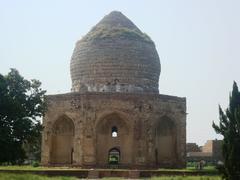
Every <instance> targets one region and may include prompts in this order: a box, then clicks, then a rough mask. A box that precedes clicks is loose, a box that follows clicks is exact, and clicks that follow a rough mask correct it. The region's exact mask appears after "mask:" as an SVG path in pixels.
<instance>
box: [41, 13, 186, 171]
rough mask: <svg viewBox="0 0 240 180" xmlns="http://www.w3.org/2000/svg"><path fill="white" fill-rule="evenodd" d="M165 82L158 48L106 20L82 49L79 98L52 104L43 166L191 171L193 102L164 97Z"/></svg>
mask: <svg viewBox="0 0 240 180" xmlns="http://www.w3.org/2000/svg"><path fill="white" fill-rule="evenodd" d="M99 28H100V29H104V32H101V33H100V34H101V36H100V35H99V34H98V33H99ZM106 29H107V30H106ZM112 29H114V33H113V34H112ZM116 29H117V30H116ZM119 29H120V30H119ZM104 33H105V34H104ZM96 34H97V35H96ZM103 34H104V35H103ZM159 75H160V61H159V57H158V55H157V52H156V49H155V46H154V43H153V42H152V41H151V40H150V39H149V38H146V37H145V36H143V33H142V32H141V31H140V30H139V29H138V28H137V27H136V26H135V25H134V24H133V23H132V22H131V21H130V20H129V19H127V18H126V17H125V16H124V15H122V14H121V13H120V12H112V13H110V14H109V15H108V16H106V17H105V18H104V19H103V20H102V21H100V23H99V24H97V25H96V26H95V27H94V28H93V30H92V31H90V32H89V33H88V34H87V35H86V36H85V37H83V39H82V40H81V41H80V42H78V43H77V45H76V48H75V50H74V53H73V56H72V59H71V76H72V91H73V92H71V93H67V94H59V95H49V96H47V97H46V103H47V107H48V110H47V112H46V114H45V116H44V119H43V126H44V131H43V137H42V160H41V161H42V164H43V165H64V166H66V165H75V166H81V167H104V168H108V167H112V166H115V167H116V166H117V167H122V168H124V167H126V168H136V167H139V168H157V167H170V168H173V167H174V168H182V167H185V164H186V163H185V156H186V99H185V98H179V97H175V96H168V95H161V94H159V93H158V80H159Z"/></svg>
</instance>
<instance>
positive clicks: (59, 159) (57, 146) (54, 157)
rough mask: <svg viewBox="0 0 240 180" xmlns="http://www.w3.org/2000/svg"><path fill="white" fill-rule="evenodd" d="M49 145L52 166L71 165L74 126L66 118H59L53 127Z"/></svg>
mask: <svg viewBox="0 0 240 180" xmlns="http://www.w3.org/2000/svg"><path fill="white" fill-rule="evenodd" d="M52 132H53V133H52V144H51V153H50V154H51V158H50V159H51V163H52V164H71V163H72V161H73V138H74V124H73V122H72V120H71V119H70V118H68V117H67V116H62V117H60V118H59V119H58V120H57V121H56V122H55V123H54V125H53V129H52Z"/></svg>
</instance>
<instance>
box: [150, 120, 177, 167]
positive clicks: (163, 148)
mask: <svg viewBox="0 0 240 180" xmlns="http://www.w3.org/2000/svg"><path fill="white" fill-rule="evenodd" d="M155 139H156V141H155V147H156V148H155V159H156V164H171V163H173V162H174V160H175V159H176V127H175V124H174V123H173V121H172V120H171V119H170V118H168V117H162V118H161V119H160V121H159V122H158V124H157V126H156V137H155Z"/></svg>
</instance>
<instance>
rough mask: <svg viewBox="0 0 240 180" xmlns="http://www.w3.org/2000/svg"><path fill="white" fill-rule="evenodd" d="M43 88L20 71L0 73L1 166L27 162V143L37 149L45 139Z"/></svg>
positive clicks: (12, 70)
mask: <svg viewBox="0 0 240 180" xmlns="http://www.w3.org/2000/svg"><path fill="white" fill-rule="evenodd" d="M40 86H41V83H40V82H39V81H38V80H31V81H28V80H26V79H24V78H23V77H22V76H21V75H20V74H19V72H18V71H17V70H16V69H11V71H10V72H9V73H8V74H7V75H5V76H3V75H1V74H0V163H11V164H19V163H21V162H23V160H24V159H25V157H26V153H25V151H24V144H31V143H32V146H33V147H34V145H35V143H36V139H39V137H40V136H41V134H40V131H41V123H40V117H41V116H42V115H43V113H44V110H45V106H44V101H43V97H44V94H45V92H46V91H44V90H42V89H41V88H40Z"/></svg>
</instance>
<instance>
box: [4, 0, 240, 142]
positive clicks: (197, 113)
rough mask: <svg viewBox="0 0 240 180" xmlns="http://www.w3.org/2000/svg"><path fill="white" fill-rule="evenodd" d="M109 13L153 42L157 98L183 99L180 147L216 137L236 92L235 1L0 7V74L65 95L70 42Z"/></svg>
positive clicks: (239, 44) (104, 0)
mask: <svg viewBox="0 0 240 180" xmlns="http://www.w3.org/2000/svg"><path fill="white" fill-rule="evenodd" d="M113 10H118V11H121V12H122V13H123V14H125V15H126V16H127V17H128V18H129V19H131V20H132V21H133V22H134V23H135V24H136V25H137V26H138V27H139V28H140V29H141V30H142V31H143V32H145V33H147V34H148V35H149V36H150V37H151V38H152V39H153V41H154V42H155V44H156V48H157V50H158V53H159V56H160V59H161V65H162V72H161V76H160V93H161V94H169V95H176V96H180V97H186V98H187V112H188V116H187V141H188V142H197V143H199V144H200V145H201V144H203V143H204V142H205V141H206V140H207V139H213V138H216V137H218V138H219V136H217V135H216V134H215V132H214V131H213V129H212V127H211V124H212V121H213V120H216V121H217V120H218V104H221V105H222V106H223V107H224V108H226V106H227V105H228V96H229V92H230V90H231V88H232V84H233V80H235V81H237V83H238V84H239V86H240V70H239V69H240V1H239V0H236V1H233V0H164V1H163V0H155V1H154V0H114V1H113V0H112V1H111V0H95V1H91V0H88V1H80V0H76V1H72V0H65V1H60V0H55V1H54V0H51V1H49V0H39V1H32V0H28V1H27V0H21V1H20V0H18V1H17V0H15V1H14V0H9V1H7V0H0V62H1V63H0V73H1V74H6V73H7V72H8V71H9V68H16V69H18V70H19V71H20V73H21V74H22V75H23V76H24V77H26V78H28V79H33V78H35V79H39V80H40V81H41V82H42V83H43V88H44V89H46V90H47V91H48V94H56V93H65V92H69V91H70V88H71V79H70V72H69V71H70V70H69V66H70V58H71V55H72V52H73V48H74V46H75V43H76V41H77V40H79V39H80V38H81V37H82V36H83V35H85V34H86V33H87V32H88V31H89V30H90V28H91V27H92V26H94V25H95V24H96V23H97V22H98V21H99V20H100V19H101V18H103V16H104V15H107V14H108V13H110V12H111V11H113Z"/></svg>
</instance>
